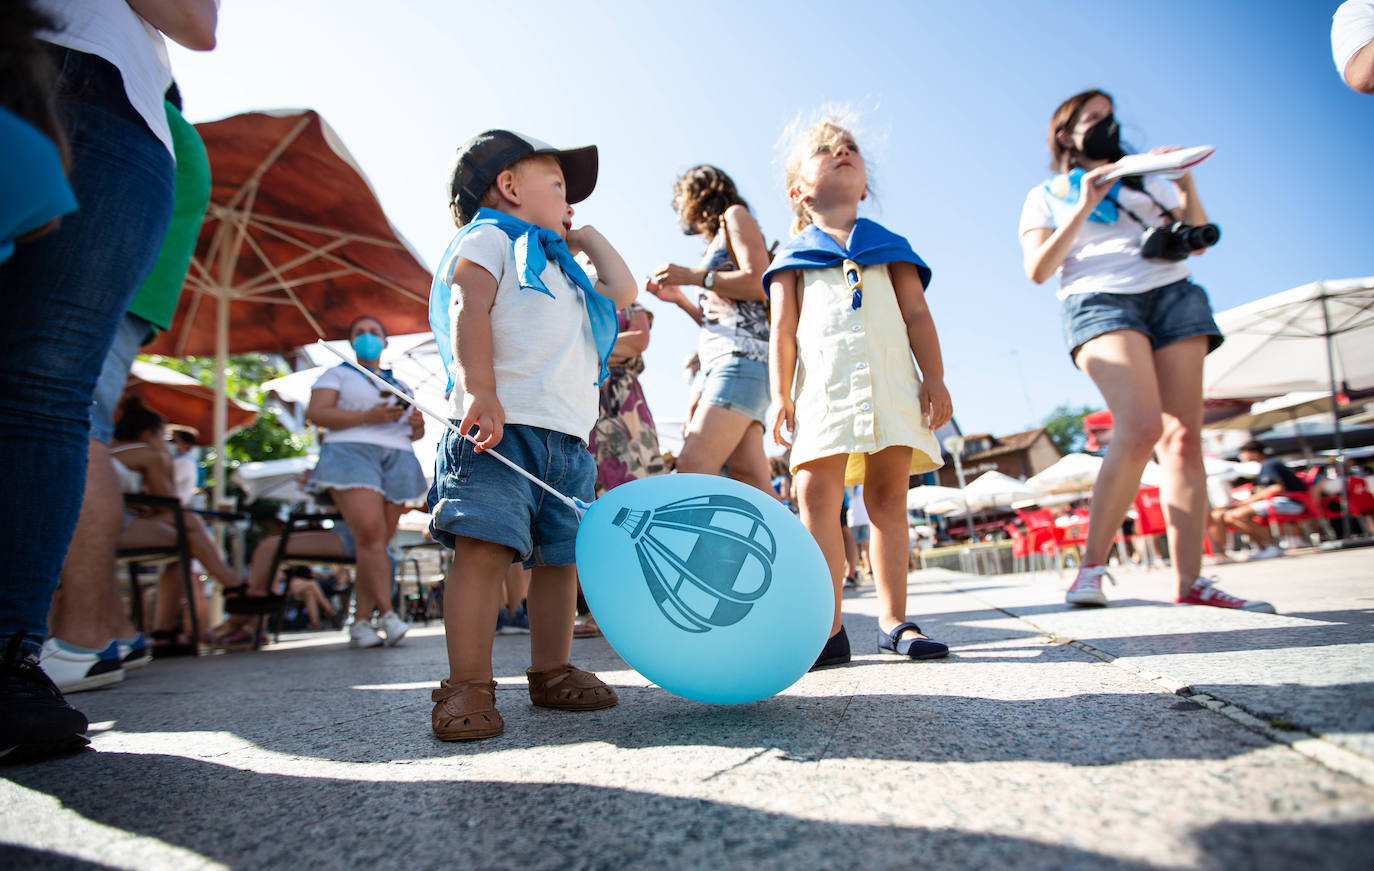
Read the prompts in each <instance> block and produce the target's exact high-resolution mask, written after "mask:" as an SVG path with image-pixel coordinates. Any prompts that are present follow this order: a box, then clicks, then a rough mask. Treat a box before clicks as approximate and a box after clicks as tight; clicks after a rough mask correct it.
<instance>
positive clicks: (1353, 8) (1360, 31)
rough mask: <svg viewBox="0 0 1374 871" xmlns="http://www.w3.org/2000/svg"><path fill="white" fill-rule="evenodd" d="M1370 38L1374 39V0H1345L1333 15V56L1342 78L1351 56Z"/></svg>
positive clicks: (1337, 70) (1367, 42) (1366, 43)
mask: <svg viewBox="0 0 1374 871" xmlns="http://www.w3.org/2000/svg"><path fill="white" fill-rule="evenodd" d="M1370 40H1374V0H1345V2H1344V3H1342V4H1341V5H1340V7H1339V8H1337V9H1336V14H1334V15H1332V16H1331V57H1332V58H1333V59H1334V60H1335V61H1336V72H1338V73H1340V74H1341V78H1342V79H1344V78H1345V68H1346V67H1348V66H1350V60H1351V58H1353V57H1354V56H1355V53H1356V52H1358V51H1359V50H1360V49H1362V48H1364V47H1365V46H1366V45H1368V44H1369V42H1370Z"/></svg>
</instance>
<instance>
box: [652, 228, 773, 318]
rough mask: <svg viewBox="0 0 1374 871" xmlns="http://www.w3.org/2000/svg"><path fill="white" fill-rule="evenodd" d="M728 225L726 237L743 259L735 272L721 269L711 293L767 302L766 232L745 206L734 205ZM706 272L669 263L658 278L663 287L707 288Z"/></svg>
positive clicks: (738, 256) (712, 282)
mask: <svg viewBox="0 0 1374 871" xmlns="http://www.w3.org/2000/svg"><path fill="white" fill-rule="evenodd" d="M721 223H722V224H724V226H725V236H726V238H727V239H729V240H730V250H731V251H732V252H733V253H734V255H735V257H737V258H738V259H739V263H737V264H736V267H737V268H735V269H731V270H728V271H726V270H721V271H719V272H717V273H716V277H715V278H714V279H712V281H711V287H710V290H711V291H712V292H714V293H716V294H717V295H719V296H723V297H725V298H727V299H739V300H753V301H754V302H763V301H764V299H765V297H764V293H763V273H764V271H765V270H766V269H767V268H768V245H767V244H766V243H765V242H764V240H763V231H762V230H760V229H759V224H758V222H757V221H755V220H754V216H753V215H751V214H749V210H748V209H746V208H745V207H744V206H741V205H733V206H731V207H730V208H728V209H726V210H725V214H724V215H722V216H721ZM706 272H707V270H705V269H697V268H693V267H690V266H679V265H677V264H676V263H665V264H663V265H662V266H660V267H659V268H658V271H657V272H656V273H655V274H654V279H655V280H656V281H657V282H658V283H659V284H687V285H693V286H696V287H705V286H706V285H705V283H704V282H705V281H706Z"/></svg>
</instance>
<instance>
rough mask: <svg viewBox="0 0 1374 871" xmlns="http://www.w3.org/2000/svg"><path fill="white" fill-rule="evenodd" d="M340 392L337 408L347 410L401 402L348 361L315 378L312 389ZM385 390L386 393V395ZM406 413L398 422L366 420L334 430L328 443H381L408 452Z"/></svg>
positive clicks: (408, 437) (328, 436) (408, 439)
mask: <svg viewBox="0 0 1374 871" xmlns="http://www.w3.org/2000/svg"><path fill="white" fill-rule="evenodd" d="M396 386H397V387H399V388H401V390H402V391H403V392H405V393H412V392H413V391H411V389H410V387H408V386H407V385H406V384H404V383H403V382H401V381H399V380H398V381H397V382H396ZM322 387H323V388H326V389H329V390H337V391H339V401H338V403H337V405H338V407H339V408H341V409H343V410H344V411H367V410H368V409H369V408H372V407H373V406H375V405H376V404H377V403H379V402H384V401H387V400H390V401H391V402H393V403H396V402H400V400H398V399H397V398H396V397H395V395H393V394H391V393H389V392H386V391H383V390H382V388H381V387H380V386H379V385H378V384H377V382H375V381H373V380H372V379H371V378H368V377H367V376H366V375H364V374H363V373H361V372H359V371H358V370H356V369H354V368H353V367H352V366H349V365H348V364H346V363H340V364H339V365H337V366H335V367H334V368H333V369H326V370H325V371H324V374H323V375H321V376H320V377H319V378H318V379H317V380H316V381H315V386H314V387H313V388H311V389H312V390H319V389H320V388H322ZM384 393H385V395H383V394H384ZM405 420H406V419H405V415H402V416H401V419H400V420H398V421H396V422H395V423H365V424H363V425H361V426H350V427H348V428H346V429H331V430H329V432H328V434H327V435H326V436H325V441H326V442H327V443H329V442H354V443H356V444H364V445H380V446H381V447H384V448H399V449H400V450H404V451H408V450H410V449H411V447H410V424H408V423H406V422H405Z"/></svg>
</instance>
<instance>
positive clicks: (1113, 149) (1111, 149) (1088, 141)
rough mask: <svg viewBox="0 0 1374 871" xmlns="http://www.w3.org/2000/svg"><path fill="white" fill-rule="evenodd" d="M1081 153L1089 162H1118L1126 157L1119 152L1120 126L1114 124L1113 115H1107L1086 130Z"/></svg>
mask: <svg viewBox="0 0 1374 871" xmlns="http://www.w3.org/2000/svg"><path fill="white" fill-rule="evenodd" d="M1082 151H1083V156H1084V157H1087V158H1089V159H1091V160H1120V159H1121V158H1122V157H1124V156H1125V155H1126V152H1124V151H1122V150H1121V125H1120V124H1118V123H1116V116H1115V115H1107V116H1105V117H1104V118H1103V119H1102V120H1101V121H1098V122H1097V123H1096V124H1094V125H1093V126H1091V127H1089V128H1088V131H1087V132H1086V133H1084V134H1083V149H1082Z"/></svg>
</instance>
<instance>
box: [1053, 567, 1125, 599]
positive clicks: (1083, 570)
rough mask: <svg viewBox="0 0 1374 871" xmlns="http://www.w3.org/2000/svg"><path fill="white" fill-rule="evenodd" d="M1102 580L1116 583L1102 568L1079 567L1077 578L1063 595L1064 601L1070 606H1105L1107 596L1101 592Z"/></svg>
mask: <svg viewBox="0 0 1374 871" xmlns="http://www.w3.org/2000/svg"><path fill="white" fill-rule="evenodd" d="M1103 578H1106V579H1107V580H1109V581H1111V582H1112V583H1113V584H1115V583H1116V578H1114V577H1112V576H1111V575H1110V574H1108V573H1107V569H1106V568H1105V567H1104V566H1079V568H1078V577H1076V578H1074V579H1073V584H1072V585H1070V587H1069V590H1068V592H1067V593H1065V594H1064V601H1065V602H1068V603H1069V604H1070V605H1105V604H1107V594H1106V593H1104V592H1102V579H1103Z"/></svg>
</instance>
